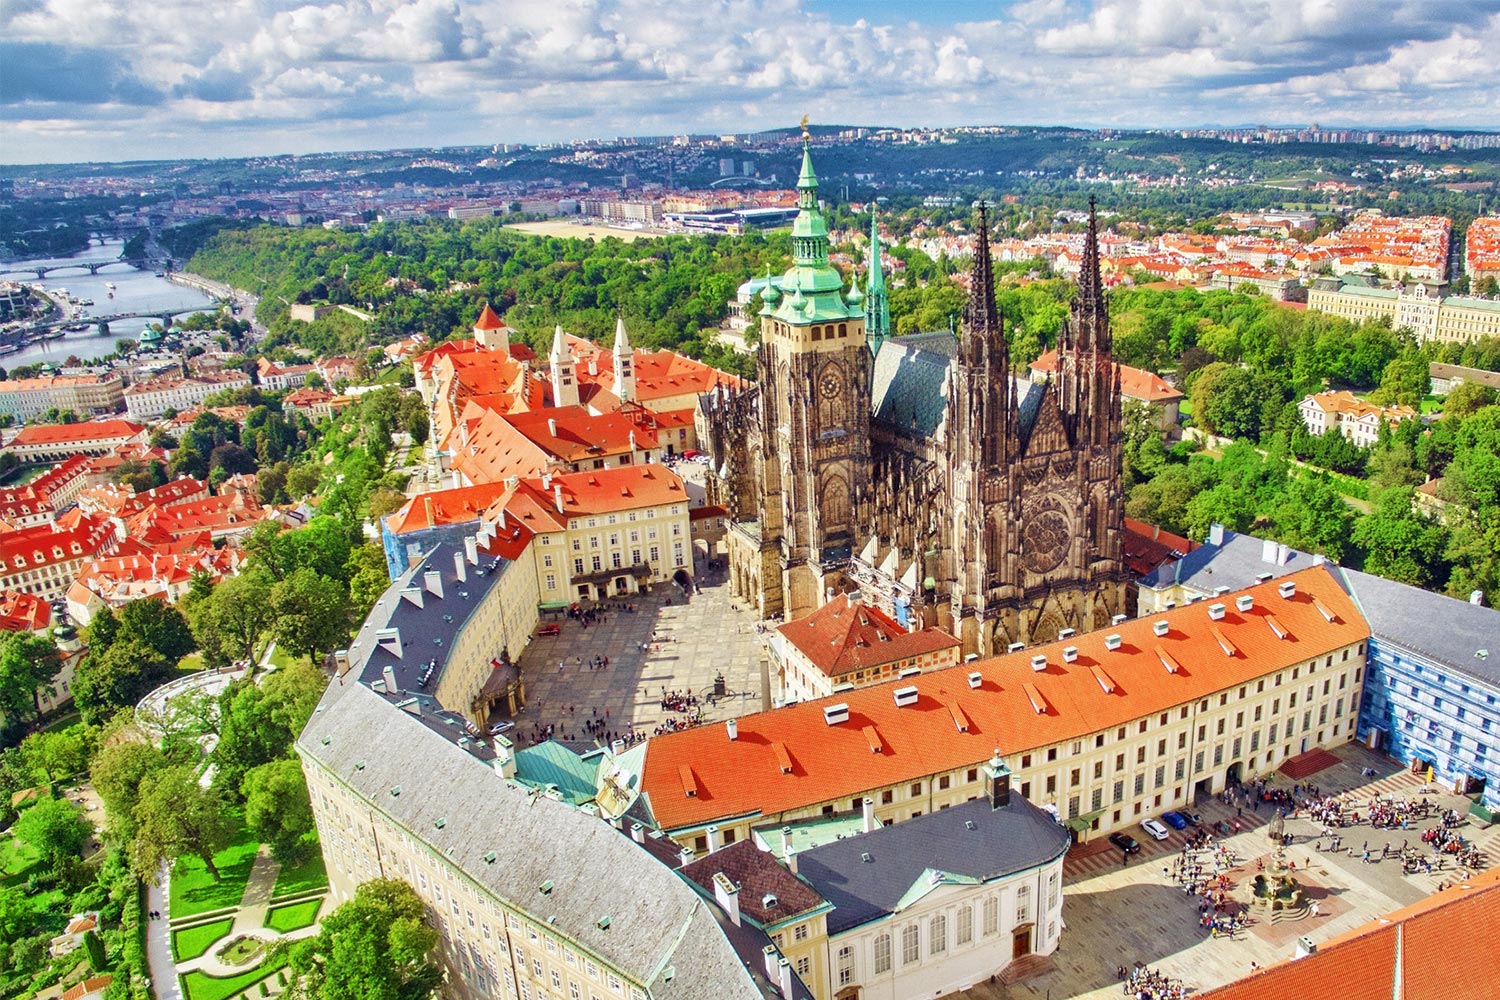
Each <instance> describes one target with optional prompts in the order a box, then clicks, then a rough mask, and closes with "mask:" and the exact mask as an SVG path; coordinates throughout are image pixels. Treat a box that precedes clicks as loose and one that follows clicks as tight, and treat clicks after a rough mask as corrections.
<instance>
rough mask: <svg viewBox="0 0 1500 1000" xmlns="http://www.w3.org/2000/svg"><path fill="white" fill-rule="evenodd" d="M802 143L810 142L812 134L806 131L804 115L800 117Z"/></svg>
mask: <svg viewBox="0 0 1500 1000" xmlns="http://www.w3.org/2000/svg"><path fill="white" fill-rule="evenodd" d="M802 141H803V142H810V141H812V133H810V132H808V131H807V116H806V115H803V116H802Z"/></svg>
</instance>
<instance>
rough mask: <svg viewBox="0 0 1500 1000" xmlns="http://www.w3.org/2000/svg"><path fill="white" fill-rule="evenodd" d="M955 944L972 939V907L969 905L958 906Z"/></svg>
mask: <svg viewBox="0 0 1500 1000" xmlns="http://www.w3.org/2000/svg"><path fill="white" fill-rule="evenodd" d="M956 933H957V938H956V940H955V943H956V944H968V943H969V942H970V941H973V940H974V909H973V907H971V906H960V907H959V908H958V927H957V931H956Z"/></svg>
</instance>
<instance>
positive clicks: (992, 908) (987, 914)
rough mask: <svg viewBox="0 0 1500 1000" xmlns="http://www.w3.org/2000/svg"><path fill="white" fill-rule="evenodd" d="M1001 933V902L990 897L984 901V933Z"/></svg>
mask: <svg viewBox="0 0 1500 1000" xmlns="http://www.w3.org/2000/svg"><path fill="white" fill-rule="evenodd" d="M999 932H1000V900H999V899H998V898H996V897H994V896H990V897H988V898H986V899H985V901H984V933H985V934H998V933H999Z"/></svg>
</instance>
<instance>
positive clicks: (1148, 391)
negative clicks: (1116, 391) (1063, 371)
mask: <svg viewBox="0 0 1500 1000" xmlns="http://www.w3.org/2000/svg"><path fill="white" fill-rule="evenodd" d="M1030 370H1031V380H1032V381H1033V382H1037V383H1045V382H1047V381H1048V380H1050V379H1054V378H1056V377H1057V351H1056V350H1051V351H1047V352H1046V353H1045V354H1043V355H1042V356H1041V357H1039V358H1037V359H1036V360H1035V361H1033V362H1032V363H1031V366H1030ZM1115 371H1116V373H1117V374H1118V376H1119V379H1120V396H1121V398H1123V399H1125V400H1131V401H1134V402H1137V403H1141V404H1144V405H1145V406H1148V407H1150V408H1151V412H1152V414H1153V416H1154V417H1155V419H1156V426H1157V427H1158V428H1160V429H1161V430H1162V431H1163V432H1171V431H1172V430H1174V429H1175V428H1176V427H1177V424H1178V421H1179V419H1180V415H1179V413H1178V407H1179V406H1180V405H1181V403H1182V401H1183V399H1185V398H1186V396H1185V394H1184V393H1183V392H1182V391H1181V390H1179V389H1177V388H1175V387H1174V386H1173V385H1172V384H1171V383H1170V382H1168V381H1167V380H1166V379H1164V378H1162V377H1161V376H1160V375H1158V374H1156V373H1155V372H1148V371H1146V370H1145V369H1144V368H1132V367H1131V366H1130V365H1122V364H1119V363H1116V364H1115Z"/></svg>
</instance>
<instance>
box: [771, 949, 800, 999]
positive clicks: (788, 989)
mask: <svg viewBox="0 0 1500 1000" xmlns="http://www.w3.org/2000/svg"><path fill="white" fill-rule="evenodd" d="M776 980H777V982H779V983H780V984H781V995H782V996H783V997H793V996H795V995H796V994H794V993H793V992H792V963H791V962H788V961H787V960H786V959H784V958H783V959H782V960H781V961H779V962H777V963H776Z"/></svg>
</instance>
